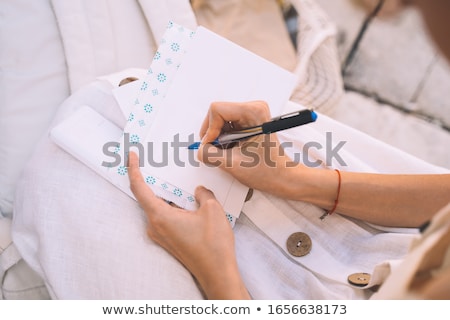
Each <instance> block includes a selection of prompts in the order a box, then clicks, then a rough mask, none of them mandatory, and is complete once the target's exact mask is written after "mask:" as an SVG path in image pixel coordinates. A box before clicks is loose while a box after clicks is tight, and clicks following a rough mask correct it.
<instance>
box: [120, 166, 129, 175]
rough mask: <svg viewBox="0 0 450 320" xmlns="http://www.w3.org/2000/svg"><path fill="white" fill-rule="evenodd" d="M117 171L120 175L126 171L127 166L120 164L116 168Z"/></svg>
mask: <svg viewBox="0 0 450 320" xmlns="http://www.w3.org/2000/svg"><path fill="white" fill-rule="evenodd" d="M117 173H118V174H120V175H121V176H124V175H126V174H127V173H128V169H127V167H124V166H120V167H119V168H117Z"/></svg>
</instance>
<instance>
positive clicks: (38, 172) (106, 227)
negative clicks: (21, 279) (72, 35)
mask: <svg viewBox="0 0 450 320" xmlns="http://www.w3.org/2000/svg"><path fill="white" fill-rule="evenodd" d="M84 104H87V105H90V106H91V107H93V108H95V109H96V110H97V111H98V112H100V113H101V114H103V115H104V116H105V117H107V118H109V119H111V120H112V121H114V122H115V123H116V124H117V125H119V126H122V127H123V125H124V122H125V119H124V118H123V115H122V113H121V111H120V108H119V107H118V105H117V104H116V103H115V101H114V99H113V97H112V94H111V85H110V83H108V82H107V81H101V82H96V83H94V84H91V85H90V86H88V87H85V88H83V89H82V90H80V91H78V92H77V93H76V94H75V95H73V96H72V97H71V98H70V99H69V100H67V101H66V102H65V103H64V104H63V106H62V107H61V109H60V112H59V114H58V117H57V119H56V120H55V123H56V122H58V121H60V120H61V119H62V118H64V117H66V116H67V115H69V114H70V113H71V112H73V110H75V109H76V108H78V107H79V106H81V105H84ZM290 107H293V106H290ZM307 127H308V128H309V129H308V130H309V132H305V129H306V128H307ZM308 130H307V131H308ZM314 131H315V132H316V133H315V134H313V132H314ZM326 131H331V132H333V134H336V137H337V139H341V138H342V139H346V140H347V141H348V142H347V144H346V145H345V146H344V148H343V149H345V151H346V152H345V153H342V157H343V159H345V160H347V155H351V157H350V156H349V157H348V160H347V161H349V162H348V163H349V167H348V170H353V169H355V170H358V169H359V170H362V171H369V169H373V171H377V172H381V171H385V172H390V171H398V170H400V171H401V172H443V171H444V170H443V169H440V168H437V167H434V166H431V165H427V164H426V163H424V162H422V161H420V160H417V159H415V158H413V157H410V156H408V155H407V154H404V153H402V152H400V151H396V150H395V149H392V148H391V147H388V146H386V145H384V144H383V143H381V142H378V141H376V140H373V139H371V138H369V137H368V136H366V135H364V134H361V133H358V132H356V131H354V130H353V129H350V128H347V127H345V126H343V125H341V124H339V123H337V122H335V121H333V120H331V119H329V118H327V117H326V116H324V115H319V120H318V121H317V122H316V123H315V124H314V125H311V126H304V127H301V128H298V129H297V130H290V131H289V132H290V137H289V138H287V139H290V138H292V137H303V138H302V139H304V141H307V140H308V139H316V138H317V137H320V136H321V135H322V136H323V135H324V133H325V132H326ZM334 137H335V136H333V139H334ZM296 141H298V139H296ZM319 141H320V140H319ZM337 141H338V140H336V142H337ZM299 143H300V144H301V143H302V142H301V141H300V142H299ZM361 144H364V148H363V149H361V148H360V145H361ZM353 148H356V149H359V154H361V153H362V154H363V155H362V156H361V155H357V154H355V153H354V152H353ZM300 150H301V147H300ZM361 150H363V152H361ZM291 151H294V149H291ZM296 151H298V150H296ZM347 152H348V153H347ZM387 155H391V160H392V161H390V162H387V161H386V163H382V164H381V165H379V166H378V167H377V168H375V169H374V168H373V167H371V166H370V165H371V164H372V163H378V161H376V159H380V158H379V157H380V156H387ZM366 163H369V166H367V165H364V166H361V165H358V164H366ZM391 163H392V165H391ZM383 169H384V170H383ZM56 199H57V200H56ZM267 201H269V202H268V204H270V203H271V206H274V207H276V208H278V210H279V211H280V212H283V215H284V220H283V221H284V223H285V226H283V228H276V225H275V224H272V223H270V221H265V220H264V219H270V218H271V217H275V216H276V215H275V213H276V212H275V210H271V206H269V205H268V204H267V205H266V202H267ZM252 207H253V208H256V209H254V210H252ZM261 207H262V208H263V209H260V208H261ZM15 210H16V215H15V216H14V221H13V222H14V223H13V239H14V242H15V244H16V246H17V248H18V249H19V251H20V252H21V254H22V255H23V257H24V259H25V260H26V261H27V262H28V263H29V264H30V266H31V267H32V268H33V269H34V270H36V271H37V272H38V274H39V275H40V276H42V277H43V278H44V279H45V281H46V283H47V286H48V288H49V291H50V294H51V296H52V298H58V299H199V298H202V294H201V292H200V291H199V289H198V288H197V286H196V283H195V281H194V280H193V279H192V277H191V276H190V274H189V273H188V272H187V270H185V269H184V268H183V267H182V266H181V265H180V264H179V263H178V262H177V261H176V260H175V259H174V258H172V257H171V256H169V255H168V254H167V253H166V252H165V251H164V250H162V249H161V248H159V247H158V246H157V245H156V244H154V243H152V242H151V241H150V240H148V238H147V236H146V234H145V224H146V222H145V219H144V215H143V213H142V211H141V209H140V208H139V206H138V205H137V204H136V203H135V202H134V201H133V200H131V199H130V198H129V197H128V196H126V195H125V194H123V193H122V192H121V191H119V190H117V189H115V188H114V187H113V186H112V185H110V184H109V183H108V182H106V181H105V180H103V178H101V177H99V176H98V175H96V174H95V173H94V172H92V171H91V170H90V169H88V168H87V167H85V166H84V165H83V164H81V163H80V162H79V161H77V160H75V159H74V158H73V157H71V156H70V155H68V154H67V153H65V152H63V151H62V150H61V149H59V148H58V147H57V146H55V145H54V144H53V143H51V142H50V141H49V140H48V138H45V139H44V140H43V141H42V142H41V143H40V145H39V152H37V153H35V154H34V156H33V158H32V161H31V162H30V163H29V165H28V166H27V168H26V170H25V173H24V177H23V179H22V180H21V181H20V184H19V187H18V194H17V201H16V206H15ZM320 213H321V212H320V210H318V209H317V208H315V207H311V206H308V205H305V204H302V203H294V202H289V201H283V200H280V199H276V198H274V197H270V196H267V195H264V194H260V195H258V194H257V195H256V196H255V198H254V199H252V200H251V201H250V202H249V203H248V206H246V207H245V209H244V214H243V215H242V218H240V219H239V220H238V223H237V224H236V227H235V234H236V241H237V255H238V261H239V266H240V269H241V271H242V273H243V276H244V281H245V282H246V284H247V285H248V287H249V290H250V293H251V294H252V296H253V297H254V298H256V299H284V298H286V299H316V298H317V299H322V298H323V299H365V298H368V297H369V296H370V291H368V290H364V291H361V290H360V289H358V288H353V287H351V286H350V285H348V284H347V283H345V278H346V276H348V274H347V273H349V272H353V271H365V272H370V270H371V269H372V268H374V267H375V266H376V264H378V263H382V262H384V261H388V260H394V259H400V258H402V257H403V255H404V254H405V253H406V251H407V249H408V244H409V242H410V239H411V237H413V235H403V234H397V233H380V232H379V231H378V230H376V229H375V228H373V227H371V226H368V225H364V224H360V223H357V222H352V221H347V220H345V219H344V218H342V217H339V216H338V215H335V216H331V217H328V218H327V220H326V221H324V222H320V221H318V219H319V218H318V217H319V216H320ZM259 214H264V215H262V216H261V219H262V221H263V223H262V222H261V221H260V220H257V219H255V216H258V215H259ZM250 219H254V221H252V220H250ZM271 219H273V218H271ZM305 219H307V220H308V221H311V222H310V223H308V224H307V223H306V220H305ZM267 222H269V223H267ZM337 222H339V223H337ZM293 230H299V231H302V230H307V232H308V233H309V235H310V236H311V238H312V239H313V241H314V245H315V246H317V247H318V248H319V246H321V247H322V248H321V249H320V250H321V251H317V252H319V253H320V252H325V253H324V254H323V255H319V257H320V258H318V257H317V256H316V254H315V253H311V255H310V256H309V258H307V261H306V260H304V259H303V260H302V259H301V258H299V259H292V258H289V256H288V255H287V254H286V252H285V251H284V249H283V247H281V242H282V241H283V238H284V237H286V235H287V236H288V233H289V232H290V231H293ZM324 230H326V231H327V232H323V231H324ZM329 233H330V234H333V235H334V236H336V237H337V236H338V235H340V238H337V240H336V239H334V238H333V237H332V238H331V241H332V242H331V243H330V238H329V236H328V234H329ZM341 244H342V245H341ZM336 261H341V263H342V266H337V267H336V270H334V271H333V270H332V269H333V268H334V267H332V268H330V269H331V270H328V271H327V272H325V271H326V269H327V267H328V266H334V264H335V263H336ZM324 270H325V271H324ZM330 272H331V274H330ZM343 273H345V274H343ZM304 288H308V290H304Z"/></svg>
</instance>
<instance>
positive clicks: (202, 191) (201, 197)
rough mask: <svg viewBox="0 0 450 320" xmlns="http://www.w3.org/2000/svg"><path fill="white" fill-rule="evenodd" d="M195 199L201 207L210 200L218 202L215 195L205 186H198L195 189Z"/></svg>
mask: <svg viewBox="0 0 450 320" xmlns="http://www.w3.org/2000/svg"><path fill="white" fill-rule="evenodd" d="M195 198H196V199H197V201H198V203H199V205H200V206H201V205H202V204H203V203H205V202H207V201H208V200H216V197H215V195H214V193H213V192H212V191H211V190H209V189H207V188H205V187H203V186H198V187H197V188H196V189H195Z"/></svg>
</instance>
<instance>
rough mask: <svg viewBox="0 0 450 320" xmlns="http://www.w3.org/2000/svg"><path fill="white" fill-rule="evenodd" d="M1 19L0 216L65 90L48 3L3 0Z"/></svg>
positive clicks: (5, 211) (6, 210) (6, 211)
mask: <svg viewBox="0 0 450 320" xmlns="http://www.w3.org/2000/svg"><path fill="white" fill-rule="evenodd" d="M0 17H1V19H0V43H1V46H0V48H1V49H0V164H1V170H0V212H1V213H2V214H3V215H7V216H10V215H11V214H12V203H13V198H14V190H15V186H16V182H17V179H18V178H19V176H20V174H21V171H22V168H23V166H24V164H25V162H26V161H27V159H28V158H29V156H30V155H31V153H32V151H33V150H34V149H35V145H36V142H37V141H38V139H39V138H40V136H41V135H42V134H43V133H44V131H45V129H46V128H47V127H48V125H49V124H50V121H51V119H52V118H53V116H54V113H55V110H56V109H57V107H58V106H59V105H60V104H61V102H62V101H63V100H64V99H65V98H66V97H67V96H68V94H69V88H68V82H67V76H66V61H65V58H64V52H63V48H62V45H61V40H60V35H59V31H58V27H57V25H56V21H55V17H54V15H53V11H52V8H51V6H50V1H49V0H34V1H28V0H3V1H2V3H1V6H0Z"/></svg>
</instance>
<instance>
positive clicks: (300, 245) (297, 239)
mask: <svg viewBox="0 0 450 320" xmlns="http://www.w3.org/2000/svg"><path fill="white" fill-rule="evenodd" d="M286 247H287V250H288V251H289V253H290V254H292V255H293V256H294V257H303V256H304V255H307V254H308V253H309V252H310V251H311V247H312V241H311V238H310V237H309V236H308V235H307V234H306V233H304V232H295V233H293V234H291V235H290V236H289V238H288V239H287V241H286Z"/></svg>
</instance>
